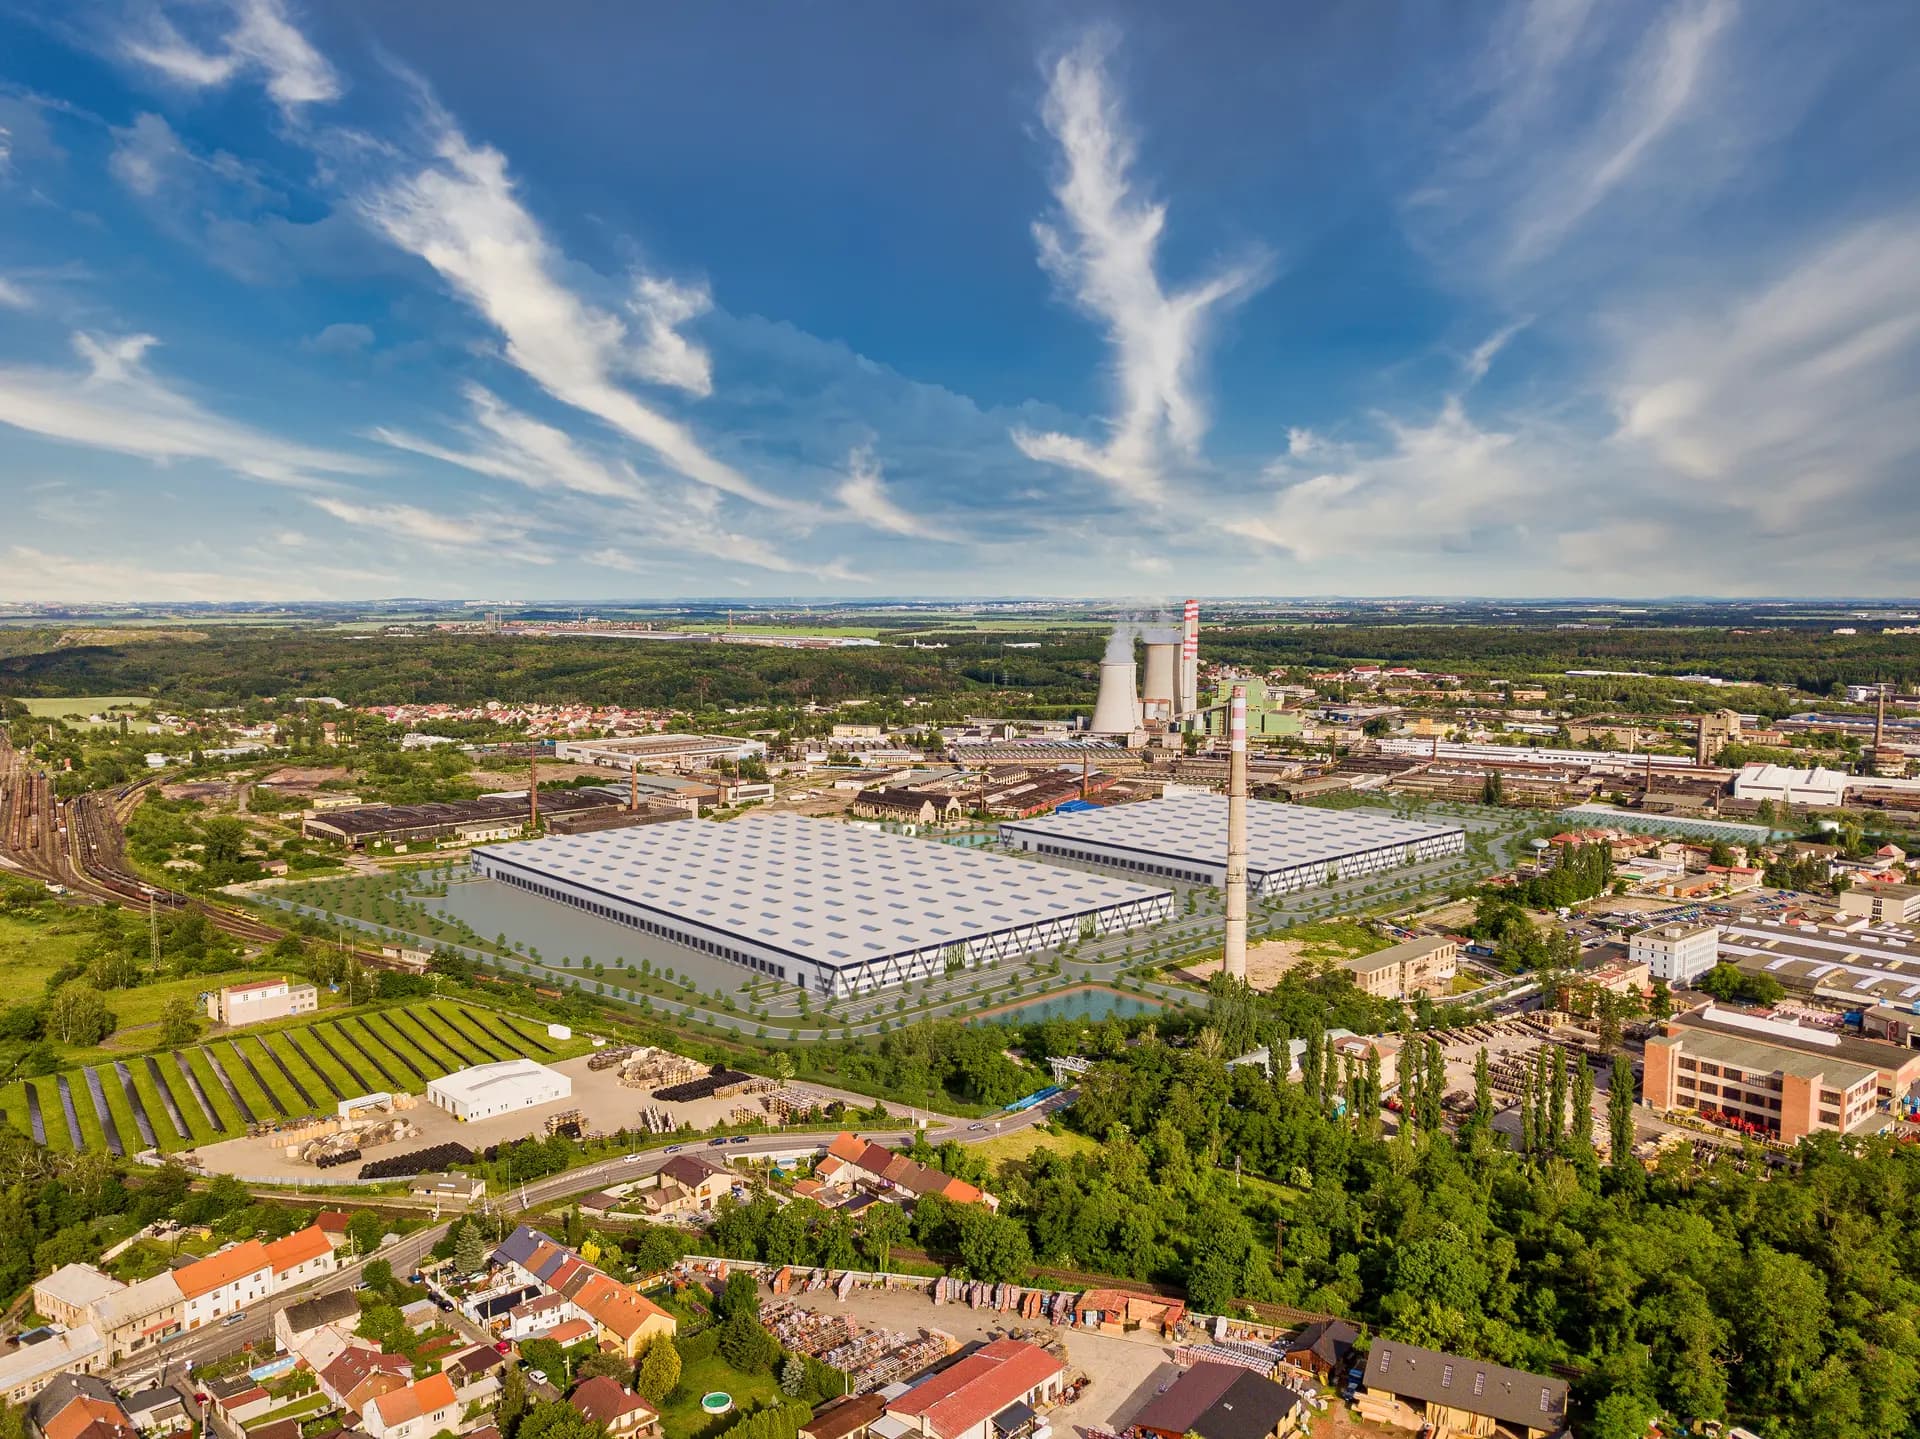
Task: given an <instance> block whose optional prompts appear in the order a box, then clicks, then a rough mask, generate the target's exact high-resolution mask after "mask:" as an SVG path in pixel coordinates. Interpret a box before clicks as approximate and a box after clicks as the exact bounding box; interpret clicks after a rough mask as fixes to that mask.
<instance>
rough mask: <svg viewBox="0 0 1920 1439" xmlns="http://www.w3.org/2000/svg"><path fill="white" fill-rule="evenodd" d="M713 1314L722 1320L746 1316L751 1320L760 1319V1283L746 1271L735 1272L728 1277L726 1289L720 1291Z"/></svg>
mask: <svg viewBox="0 0 1920 1439" xmlns="http://www.w3.org/2000/svg"><path fill="white" fill-rule="evenodd" d="M713 1312H714V1313H715V1314H717V1315H719V1316H720V1318H722V1319H731V1318H733V1317H734V1316H735V1315H737V1314H744V1315H746V1316H747V1317H748V1318H749V1319H752V1320H755V1321H758V1320H759V1318H760V1281H759V1280H757V1279H755V1278H754V1277H753V1275H751V1274H749V1273H748V1272H747V1271H746V1270H744V1269H738V1270H735V1271H734V1272H733V1273H732V1274H729V1275H728V1276H727V1283H726V1287H725V1288H723V1289H722V1290H721V1291H720V1295H719V1298H717V1299H716V1300H715V1301H714V1306H713Z"/></svg>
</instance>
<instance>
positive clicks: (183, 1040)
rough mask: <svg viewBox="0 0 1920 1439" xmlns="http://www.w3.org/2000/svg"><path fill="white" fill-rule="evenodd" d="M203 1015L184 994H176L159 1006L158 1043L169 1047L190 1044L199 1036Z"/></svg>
mask: <svg viewBox="0 0 1920 1439" xmlns="http://www.w3.org/2000/svg"><path fill="white" fill-rule="evenodd" d="M203 1017H204V1016H203V1013H202V1011H201V1009H200V1007H199V1006H198V1005H196V1004H195V1003H194V1002H193V1001H192V1000H191V999H189V998H188V997H187V996H186V995H184V994H176V995H175V996H174V997H173V998H172V999H169V1000H168V1001H167V1002H166V1003H165V1004H163V1005H161V1006H160V1042H161V1043H162V1044H165V1045H168V1046H170V1047H178V1046H179V1045H182V1044H191V1043H192V1042H193V1041H194V1040H195V1039H196V1038H197V1037H198V1036H199V1034H200V1021H201V1019H202V1018H203Z"/></svg>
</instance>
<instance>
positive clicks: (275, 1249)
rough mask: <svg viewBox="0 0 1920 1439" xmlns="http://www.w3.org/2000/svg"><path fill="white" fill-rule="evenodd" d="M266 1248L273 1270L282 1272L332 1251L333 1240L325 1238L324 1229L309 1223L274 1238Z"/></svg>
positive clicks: (276, 1272)
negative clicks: (278, 1237)
mask: <svg viewBox="0 0 1920 1439" xmlns="http://www.w3.org/2000/svg"><path fill="white" fill-rule="evenodd" d="M266 1249H267V1258H268V1259H269V1260H271V1261H272V1263H273V1272H274V1273H275V1274H284V1273H286V1272H287V1271H288V1270H289V1269H297V1268H299V1267H300V1266H301V1265H302V1264H305V1263H307V1262H308V1261H309V1260H312V1259H320V1258H324V1257H325V1256H326V1255H329V1254H331V1253H333V1241H332V1240H331V1239H328V1238H327V1234H326V1231H325V1230H323V1229H322V1228H321V1227H320V1226H319V1225H318V1224H309V1225H308V1226H307V1227H306V1228H305V1229H302V1230H299V1231H297V1232H295V1233H293V1234H289V1235H287V1237H286V1238H284V1239H276V1240H274V1241H273V1242H272V1243H271V1244H269V1245H267V1246H266Z"/></svg>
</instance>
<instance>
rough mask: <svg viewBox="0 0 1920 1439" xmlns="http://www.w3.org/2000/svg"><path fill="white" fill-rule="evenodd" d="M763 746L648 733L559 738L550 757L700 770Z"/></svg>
mask: <svg viewBox="0 0 1920 1439" xmlns="http://www.w3.org/2000/svg"><path fill="white" fill-rule="evenodd" d="M766 752H767V747H766V745H765V744H764V743H763V742H761V741H760V740H757V739H736V738H734V737H733V736H731V735H712V734H649V735H638V736H635V737H634V738H632V739H592V740H561V741H560V742H559V743H558V744H556V745H555V746H554V747H553V757H554V758H555V759H557V760H570V761H572V762H573V763H574V764H595V765H599V766H601V767H602V768H604V769H619V770H630V769H677V770H688V769H700V768H703V767H705V766H707V765H711V764H713V763H714V762H715V761H716V760H734V761H738V760H743V759H759V758H762V757H764V756H765V755H766Z"/></svg>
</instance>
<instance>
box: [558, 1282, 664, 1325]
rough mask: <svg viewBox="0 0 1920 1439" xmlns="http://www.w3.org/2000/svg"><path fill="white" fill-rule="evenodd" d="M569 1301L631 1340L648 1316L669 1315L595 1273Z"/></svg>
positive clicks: (652, 1317) (625, 1286)
mask: <svg viewBox="0 0 1920 1439" xmlns="http://www.w3.org/2000/svg"><path fill="white" fill-rule="evenodd" d="M573 1302H574V1303H575V1304H576V1305H577V1306H579V1308H580V1310H581V1311H582V1312H583V1313H585V1314H586V1315H587V1316H588V1317H590V1318H591V1319H592V1320H593V1322H594V1323H595V1324H598V1325H599V1326H600V1327H601V1328H602V1329H605V1330H607V1331H608V1332H610V1333H613V1334H617V1335H619V1336H620V1337H621V1338H622V1339H631V1338H632V1337H633V1336H634V1335H635V1334H636V1333H638V1332H639V1330H640V1327H641V1326H642V1325H643V1324H645V1323H646V1322H647V1321H648V1320H650V1319H654V1318H661V1319H671V1318H672V1317H673V1316H672V1315H670V1314H668V1313H667V1311H666V1310H664V1309H662V1308H661V1307H660V1306H659V1305H658V1304H655V1303H654V1302H653V1301H652V1300H651V1299H648V1298H647V1297H646V1296H645V1295H643V1294H638V1293H636V1292H635V1291H634V1290H633V1289H631V1288H629V1287H628V1286H627V1285H625V1284H622V1283H620V1282H619V1281H618V1280H617V1279H609V1278H608V1277H607V1276H606V1275H604V1274H595V1275H594V1276H593V1278H592V1279H590V1280H589V1281H588V1282H587V1283H586V1284H585V1285H583V1286H582V1287H581V1290H580V1292H579V1293H578V1294H576V1295H575V1296H574V1298H573Z"/></svg>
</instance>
